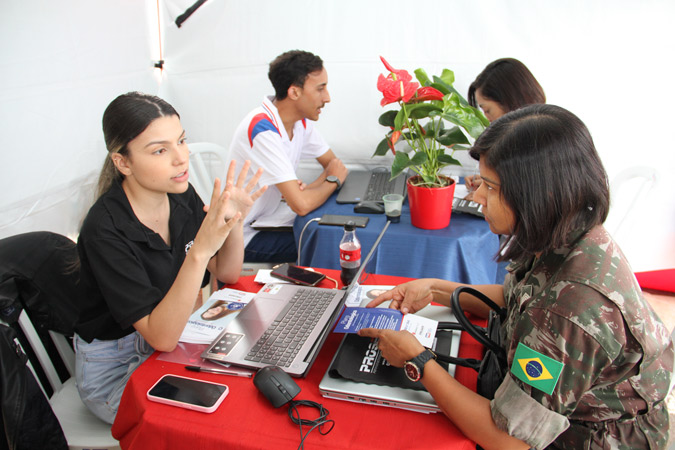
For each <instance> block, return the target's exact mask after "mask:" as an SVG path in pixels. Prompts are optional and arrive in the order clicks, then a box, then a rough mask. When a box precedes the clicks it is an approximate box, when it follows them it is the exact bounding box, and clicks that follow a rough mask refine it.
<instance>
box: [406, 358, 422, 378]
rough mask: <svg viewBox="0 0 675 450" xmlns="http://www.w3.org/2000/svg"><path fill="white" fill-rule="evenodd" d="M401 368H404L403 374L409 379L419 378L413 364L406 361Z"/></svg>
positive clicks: (417, 370) (418, 372)
mask: <svg viewBox="0 0 675 450" xmlns="http://www.w3.org/2000/svg"><path fill="white" fill-rule="evenodd" d="M403 370H405V374H406V376H407V377H408V378H409V379H410V381H417V380H419V379H420V371H419V369H418V368H417V366H416V365H415V364H413V363H411V362H406V363H405V365H404V366H403Z"/></svg>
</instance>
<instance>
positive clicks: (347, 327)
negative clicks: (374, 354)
mask: <svg viewBox="0 0 675 450" xmlns="http://www.w3.org/2000/svg"><path fill="white" fill-rule="evenodd" d="M437 327H438V322H437V321H435V320H433V319H429V318H426V317H422V316H417V315H415V314H403V313H402V312H401V311H399V310H397V309H389V308H361V307H359V308H345V309H344V311H343V312H342V315H341V316H340V320H338V323H337V324H336V325H335V330H334V331H335V332H336V333H356V332H358V331H359V330H360V329H361V328H377V329H380V330H407V331H409V332H410V333H411V334H412V335H413V336H415V337H416V338H417V340H418V341H420V343H421V344H422V345H424V346H425V347H427V348H431V347H432V346H433V344H434V338H435V337H436V328H437Z"/></svg>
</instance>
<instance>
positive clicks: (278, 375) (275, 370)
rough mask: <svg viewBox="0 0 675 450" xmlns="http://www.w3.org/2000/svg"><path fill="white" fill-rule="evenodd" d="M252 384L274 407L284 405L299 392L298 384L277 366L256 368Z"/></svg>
mask: <svg viewBox="0 0 675 450" xmlns="http://www.w3.org/2000/svg"><path fill="white" fill-rule="evenodd" d="M253 384H254V385H255V387H257V388H258V390H259V391H260V392H262V394H263V395H264V396H265V397H267V400H269V401H270V403H272V406H274V407H275V408H278V407H280V406H282V405H285V404H286V403H288V402H290V401H291V400H293V398H295V396H296V395H298V394H299V393H300V386H298V384H297V383H296V382H295V381H294V380H293V378H291V376H290V375H289V374H287V373H286V372H284V370H283V369H282V368H280V367H277V366H266V367H263V368H262V369H260V370H258V371H257V372H256V374H255V376H254V377H253Z"/></svg>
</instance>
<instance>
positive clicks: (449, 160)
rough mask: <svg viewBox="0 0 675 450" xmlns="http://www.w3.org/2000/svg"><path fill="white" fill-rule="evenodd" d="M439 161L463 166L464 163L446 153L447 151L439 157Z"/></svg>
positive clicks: (444, 163)
mask: <svg viewBox="0 0 675 450" xmlns="http://www.w3.org/2000/svg"><path fill="white" fill-rule="evenodd" d="M438 162H440V163H441V164H443V165H444V166H445V165H449V164H450V165H453V166H461V165H462V163H460V162H459V161H457V160H456V159H455V158H453V157H452V156H450V155H446V154H445V153H444V154H442V155H440V156H439V157H438Z"/></svg>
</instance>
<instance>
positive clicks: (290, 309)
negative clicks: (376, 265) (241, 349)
mask: <svg viewBox="0 0 675 450" xmlns="http://www.w3.org/2000/svg"><path fill="white" fill-rule="evenodd" d="M334 296H335V293H334V292H331V291H319V290H314V289H298V292H297V293H296V294H295V296H294V297H293V298H292V299H291V300H290V301H289V302H288V305H286V307H285V308H284V309H283V310H282V311H281V312H280V313H279V314H278V315H277V317H276V319H275V320H274V322H273V323H272V324H271V325H270V326H269V327H268V328H267V330H266V331H265V333H263V335H262V336H260V339H258V341H257V342H256V343H255V345H254V346H253V348H251V351H250V352H249V353H248V355H246V358H244V359H246V360H248V361H253V362H261V363H263V364H274V365H277V366H280V367H288V366H290V365H291V363H292V362H293V359H294V358H295V356H296V355H297V354H298V352H299V351H300V347H302V345H303V344H304V343H305V341H306V340H307V337H308V336H309V335H310V334H311V332H312V330H313V329H314V327H315V326H316V324H317V323H318V322H319V319H320V318H321V316H322V315H323V313H324V311H326V309H327V308H328V306H329V305H330V302H331V300H332V299H333V297H334Z"/></svg>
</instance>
